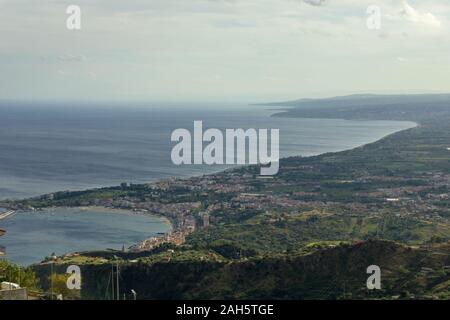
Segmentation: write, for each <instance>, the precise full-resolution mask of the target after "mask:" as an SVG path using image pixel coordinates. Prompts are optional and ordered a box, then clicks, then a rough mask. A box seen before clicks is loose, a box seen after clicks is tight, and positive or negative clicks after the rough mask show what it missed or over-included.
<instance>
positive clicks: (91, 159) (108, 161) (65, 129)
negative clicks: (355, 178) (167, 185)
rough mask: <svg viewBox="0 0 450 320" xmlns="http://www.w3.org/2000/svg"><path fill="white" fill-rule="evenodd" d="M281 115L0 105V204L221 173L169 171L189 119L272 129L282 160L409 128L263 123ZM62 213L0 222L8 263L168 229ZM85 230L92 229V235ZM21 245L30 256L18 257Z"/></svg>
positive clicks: (216, 107) (231, 108)
mask: <svg viewBox="0 0 450 320" xmlns="http://www.w3.org/2000/svg"><path fill="white" fill-rule="evenodd" d="M279 111H280V110H274V109H267V108H265V107H261V106H248V105H239V104H197V105H196V104H189V105H183V104H144V103H139V104H137V103H136V104H133V103H128V104H125V103H123V104H118V103H115V104H105V103H102V104H87V103H80V104H75V103H73V104H67V103H66V104H57V103H46V104H44V103H40V104H36V103H34V104H32V103H17V102H14V103H13V102H10V103H8V102H1V103H0V199H6V198H11V199H20V198H25V197H32V196H37V195H41V194H44V193H50V192H53V191H59V190H81V189H86V188H95V187H101V186H111V185H118V184H120V183H122V182H128V183H143V182H150V181H155V180H158V179H164V178H168V177H189V176H193V175H200V174H205V173H212V172H215V171H219V170H222V169H223V168H224V167H219V166H207V165H183V166H175V165H173V164H172V162H171V158H170V154H171V149H172V147H173V145H174V143H172V142H171V140H170V138H171V133H172V131H173V130H175V129H177V128H186V129H188V130H190V131H192V130H193V124H194V121H195V120H202V121H203V126H204V129H205V130H206V129H207V128H218V129H221V130H224V129H227V128H228V129H234V128H243V129H248V128H255V129H280V155H281V157H287V156H293V155H301V156H311V155H317V154H321V153H325V152H333V151H341V150H346V149H350V148H354V147H357V146H360V145H363V144H367V143H370V142H373V141H376V140H378V139H380V138H382V137H384V136H386V135H388V134H391V133H393V132H396V131H399V130H403V129H407V128H410V127H413V126H414V125H415V124H414V123H411V122H399V121H348V120H341V119H299V118H295V119H294V118H278V117H271V115H272V114H273V113H275V112H279ZM60 214H61V215H60V216H58V215H57V214H55V213H54V212H53V213H51V214H49V213H46V214H45V215H44V216H43V217H42V216H41V217H38V216H37V215H33V214H28V215H27V214H23V215H22V216H20V215H16V216H15V217H12V218H10V219H9V220H8V221H7V222H6V221H0V228H3V229H7V236H5V237H3V239H0V246H5V243H4V242H5V241H6V239H8V244H7V252H8V253H9V255H10V256H11V255H12V256H13V258H12V260H13V261H15V262H18V263H22V264H28V263H31V262H36V261H39V260H40V259H41V258H42V254H43V253H44V252H45V253H46V254H50V253H51V252H50V251H57V253H63V252H67V251H74V250H82V249H85V250H89V249H92V248H101V247H108V246H111V247H114V248H116V249H117V248H118V245H119V244H120V247H121V246H122V244H121V243H120V242H121V241H116V240H117V236H118V235H120V236H119V238H121V239H124V240H125V241H122V242H126V243H125V244H129V243H130V242H133V241H137V240H139V239H141V238H142V239H143V238H145V237H148V236H151V235H154V234H155V233H157V232H161V231H164V230H166V229H165V228H166V227H167V226H166V225H165V224H164V223H163V222H161V221H160V222H159V225H160V227H155V221H154V220H151V221H150V222H149V223H151V224H152V227H151V228H150V227H149V228H148V229H144V230H142V229H141V225H140V224H139V223H136V220H135V219H138V221H140V219H142V218H144V219H145V218H148V219H152V217H150V218H149V217H140V216H125V217H126V218H123V219H120V218H119V217H117V216H116V218H114V219H119V220H118V221H121V222H120V223H119V224H117V225H114V232H111V231H110V229H109V227H110V226H109V227H108V221H110V219H111V217H109V216H107V215H105V214H103V213H96V212H91V213H90V214H91V215H95V217H96V218H95V219H92V220H90V219H88V217H87V216H86V214H80V213H79V214H75V215H72V216H71V217H72V218H70V219H71V223H70V224H65V223H60V220H58V219H60V218H61V217H63V216H64V217H65V218H64V219H69V218H68V217H69V216H70V214H69V213H67V212H62V213H60ZM67 214H69V216H67ZM44 218H45V219H44ZM41 219H44V220H41ZM72 223H75V226H77V227H76V228H74V227H73V225H72ZM156 224H157V223H156ZM33 225H34V226H35V228H34V229H33ZM67 225H70V226H67ZM143 226H146V224H143ZM29 228H32V229H33V230H30V229H29ZM67 228H69V229H67ZM89 228H90V229H89ZM86 230H91V231H92V230H97V233H96V232H95V231H92V232H91V231H86ZM103 230H106V231H105V232H103ZM147 230H148V231H147ZM52 232H53V233H52ZM86 232H87V233H86ZM49 233H51V235H49ZM49 236H51V237H53V238H52V239H53V240H54V241H56V239H58V241H59V242H58V247H57V248H56V249H55V250H53V249H50V248H49V245H48V244H49V243H50V242H51V241H49V239H48V237H49ZM6 237H8V238H6ZM138 238H139V239H138ZM78 239H84V240H86V239H92V241H86V242H84V241H81V242H80V241H78V244H80V245H75V244H76V243H77V240H78ZM99 239H102V240H101V241H100V240H99ZM2 242H3V243H2ZM81 244H82V245H81ZM96 244H98V245H96ZM27 247H28V248H29V250H28V249H27V250H28V251H27V252H28V253H29V254H21V252H22V251H23V250H24V248H27ZM32 252H34V254H31V253H32Z"/></svg>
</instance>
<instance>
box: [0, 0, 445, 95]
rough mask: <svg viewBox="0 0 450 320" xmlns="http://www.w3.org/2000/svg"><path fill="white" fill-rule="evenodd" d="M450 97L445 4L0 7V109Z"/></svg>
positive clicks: (329, 1)
mask: <svg viewBox="0 0 450 320" xmlns="http://www.w3.org/2000/svg"><path fill="white" fill-rule="evenodd" d="M69 5H77V6H79V7H80V9H81V29H80V30H69V29H68V28H67V26H66V21H67V19H68V18H69V14H67V13H66V9H67V7H68V6H69ZM371 5H375V6H376V8H379V10H380V11H379V12H380V20H379V21H380V24H379V28H368V26H367V22H368V19H370V18H371V17H372V16H371V15H372V13H373V11H370V12H369V13H368V11H367V10H368V7H369V6H371ZM370 21H374V20H370ZM372 25H373V24H372ZM449 86H450V1H448V0H429V1H427V0H417V1H415V0H408V1H402V0H367V1H366V0H70V1H65V0H39V1H35V0H0V99H14V100H33V101H35V100H43V101H45V100H58V101H59V100H68V101H72V100H83V101H90V100H101V101H131V100H139V101H161V102H162V101H168V102H188V101H194V102H195V101H218V102H238V101H242V102H244V101H245V102H249V103H251V102H265V101H283V100H290V99H297V98H314V97H326V96H335V95H344V94H353V93H387V94H388V93H433V92H450V88H449Z"/></svg>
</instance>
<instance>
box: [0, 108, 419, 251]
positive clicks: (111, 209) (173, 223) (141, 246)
mask: <svg viewBox="0 0 450 320" xmlns="http://www.w3.org/2000/svg"><path fill="white" fill-rule="evenodd" d="M283 113H287V111H286V112H283ZM279 114H280V113H274V114H272V115H271V117H278V116H279ZM295 118H301V117H295ZM314 119H327V118H314ZM344 120H348V121H354V120H355V119H344ZM368 121H370V119H369V120H368ZM375 121H389V120H375ZM404 122H411V123H414V124H415V126H411V127H409V128H406V129H399V130H398V131H395V132H393V133H390V134H388V135H386V136H383V137H381V138H379V139H377V140H374V141H372V142H369V143H366V144H362V145H359V146H356V147H354V148H349V149H345V150H340V151H337V152H324V153H320V154H317V155H311V156H307V157H304V158H314V157H318V156H321V155H323V154H329V153H333V154H336V153H341V152H347V151H351V150H353V149H358V148H362V147H364V146H366V145H369V144H373V143H377V142H379V141H381V140H383V139H385V138H386V137H389V136H391V135H395V134H398V133H399V132H403V131H406V130H411V129H414V128H417V127H419V126H420V124H419V123H417V122H414V121H407V120H405V121H404ZM295 157H301V156H299V155H296V156H290V157H284V158H281V159H280V160H283V159H288V158H295ZM247 166H249V165H242V166H237V167H232V168H227V169H220V170H217V171H214V172H210V173H205V174H199V175H192V176H190V177H182V178H177V177H173V178H166V179H158V180H154V181H151V182H149V183H150V184H158V183H164V182H166V181H170V180H188V179H191V178H196V177H204V176H211V175H217V174H224V173H226V172H230V171H233V170H238V169H239V168H242V167H247ZM101 188H103V187H98V188H94V189H86V190H83V191H88V190H97V189H101ZM105 188H108V186H106V187H105ZM24 200H25V199H24ZM22 201H23V200H22ZM0 202H1V201H0ZM48 208H52V207H48ZM54 208H64V207H59V206H55V207H54ZM67 208H72V209H73V208H79V209H80V210H90V209H91V210H95V211H99V213H101V212H102V211H104V212H115V213H128V214H141V215H152V216H155V217H159V218H162V219H163V221H164V223H166V224H168V225H169V226H170V228H171V230H170V232H169V233H170V234H172V233H174V232H178V231H179V230H178V229H177V228H176V225H179V221H177V219H175V218H172V219H171V218H168V217H167V216H165V215H164V214H161V213H158V212H155V211H152V212H149V211H139V210H131V209H126V208H115V207H106V206H78V207H67ZM162 238H164V236H163V235H158V236H156V237H150V238H146V239H143V240H142V241H140V242H138V243H136V244H135V245H134V246H131V247H130V248H135V249H136V248H137V249H138V250H142V251H145V250H148V249H149V247H148V245H145V244H146V243H147V242H148V241H149V240H151V241H153V240H155V239H160V240H161V239H162ZM182 238H183V241H182V242H181V241H179V240H177V241H176V242H177V244H181V243H183V242H184V234H183V235H182ZM160 240H156V241H155V243H156V244H161V243H165V242H167V241H160ZM169 242H170V241H169ZM151 247H152V245H151V246H150V249H151Z"/></svg>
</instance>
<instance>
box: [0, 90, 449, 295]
mask: <svg viewBox="0 0 450 320" xmlns="http://www.w3.org/2000/svg"><path fill="white" fill-rule="evenodd" d="M277 105H284V106H289V107H292V109H289V110H288V111H287V112H285V113H282V114H279V116H291V117H314V118H344V119H368V120H373V119H379V120H408V121H414V122H416V123H418V126H417V127H416V128H413V129H409V130H405V131H402V132H398V133H396V134H393V135H390V136H388V137H386V138H384V139H382V140H380V141H377V142H375V143H372V144H368V145H365V146H362V147H359V148H356V149H353V150H349V151H344V152H339V153H328V154H323V155H320V156H316V157H310V158H301V157H292V158H287V159H283V160H282V161H281V163H280V172H279V174H278V175H277V176H275V177H273V178H261V177H260V176H259V168H258V167H257V166H249V167H244V168H240V169H237V170H236V169H235V170H230V171H226V172H222V173H219V174H214V175H207V176H203V177H195V178H190V179H173V180H167V181H161V182H157V183H152V184H144V185H128V184H123V185H122V186H119V187H111V188H103V189H96V190H86V191H81V192H58V193H55V194H52V195H46V196H43V197H40V198H37V199H27V200H23V201H9V202H4V203H0V206H4V207H7V208H11V209H15V210H29V209H37V210H39V209H42V208H46V207H49V206H88V205H101V206H106V207H117V208H123V209H132V210H136V211H141V212H147V213H151V214H159V215H163V216H165V217H167V218H169V219H170V220H171V221H172V223H173V226H174V232H173V234H170V235H166V236H164V237H159V238H156V239H148V240H147V241H145V242H143V243H141V244H140V245H138V246H136V247H134V248H131V249H130V250H125V251H124V252H122V251H103V252H86V253H76V254H68V255H65V256H62V257H58V258H57V259H51V260H50V259H47V260H45V261H44V262H42V263H41V264H38V265H35V266H33V269H34V270H35V272H36V273H37V275H38V277H39V279H40V286H41V288H42V289H44V290H48V288H49V285H50V284H49V274H50V269H51V266H53V267H54V269H55V270H56V271H57V272H58V273H60V274H61V275H62V277H63V280H64V276H63V274H64V273H65V270H66V268H67V266H69V265H73V264H76V265H79V266H80V267H81V269H82V275H83V285H82V289H81V291H80V292H77V293H76V294H73V292H72V293H70V294H71V295H72V297H73V298H79V297H82V298H89V299H91V298H96V299H109V298H111V295H112V293H111V283H110V279H111V264H112V263H114V264H116V263H119V266H120V270H121V272H120V276H119V280H120V292H121V293H124V294H125V295H129V292H130V291H131V289H133V290H135V291H136V292H138V297H139V298H140V299H153V298H158V299H177V298H187V299H191V298H192V299H193V298H200V299H222V298H224V299H241V298H245V299H270V298H274V299H362V298H373V299H410V298H424V299H431V298H433V299H438V298H439V299H447V298H449V295H450V288H449V285H450V257H449V253H450V244H449V242H448V241H449V240H450V206H449V204H450V196H449V194H450V192H449V188H450V187H449V186H450V95H415V96H374V95H359V96H350V97H340V98H333V99H325V100H300V101H294V102H288V103H279V104H277ZM114 256H115V257H114ZM370 265H377V266H379V267H380V268H381V272H382V289H381V290H375V291H370V290H368V289H367V287H366V280H367V277H368V275H367V273H366V269H367V267H368V266H370ZM69 297H70V295H69Z"/></svg>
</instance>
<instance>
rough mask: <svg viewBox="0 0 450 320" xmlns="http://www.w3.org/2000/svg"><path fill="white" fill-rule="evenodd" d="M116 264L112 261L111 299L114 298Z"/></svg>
mask: <svg viewBox="0 0 450 320" xmlns="http://www.w3.org/2000/svg"><path fill="white" fill-rule="evenodd" d="M114 297H115V296H114V264H112V263H111V300H114Z"/></svg>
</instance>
